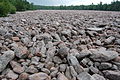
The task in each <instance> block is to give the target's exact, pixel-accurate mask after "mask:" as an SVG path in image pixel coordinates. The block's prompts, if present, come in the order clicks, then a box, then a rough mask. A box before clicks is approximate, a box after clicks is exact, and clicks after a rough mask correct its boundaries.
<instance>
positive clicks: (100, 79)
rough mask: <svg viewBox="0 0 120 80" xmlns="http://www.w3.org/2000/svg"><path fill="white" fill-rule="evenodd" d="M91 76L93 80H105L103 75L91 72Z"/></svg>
mask: <svg viewBox="0 0 120 80" xmlns="http://www.w3.org/2000/svg"><path fill="white" fill-rule="evenodd" d="M92 77H94V79H95V80H106V79H105V78H104V77H103V76H101V75H99V74H93V75H92Z"/></svg>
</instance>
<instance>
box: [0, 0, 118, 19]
mask: <svg viewBox="0 0 120 80" xmlns="http://www.w3.org/2000/svg"><path fill="white" fill-rule="evenodd" d="M36 9H38V10H104V11H120V1H118V0H117V1H112V2H111V3H110V4H103V3H102V2H100V3H99V4H97V5H95V4H91V5H78V6H73V5H71V6H63V5H61V6H41V5H34V4H33V3H29V2H28V1H27V0H0V17H1V16H7V15H8V14H14V13H16V11H25V10H36Z"/></svg>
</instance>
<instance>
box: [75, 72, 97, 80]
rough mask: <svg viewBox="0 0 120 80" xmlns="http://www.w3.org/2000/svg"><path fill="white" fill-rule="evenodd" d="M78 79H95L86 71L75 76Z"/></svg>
mask: <svg viewBox="0 0 120 80" xmlns="http://www.w3.org/2000/svg"><path fill="white" fill-rule="evenodd" d="M77 79H78V80H95V79H94V78H93V77H92V76H91V75H90V74H88V73H87V72H82V73H80V74H79V75H78V76H77Z"/></svg>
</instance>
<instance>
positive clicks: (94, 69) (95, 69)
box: [89, 66, 99, 74]
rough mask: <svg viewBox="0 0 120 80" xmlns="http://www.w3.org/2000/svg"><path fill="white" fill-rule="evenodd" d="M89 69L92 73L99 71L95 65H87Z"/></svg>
mask: <svg viewBox="0 0 120 80" xmlns="http://www.w3.org/2000/svg"><path fill="white" fill-rule="evenodd" d="M89 70H90V72H92V73H94V74H97V73H99V69H98V68H95V67H93V66H91V67H89Z"/></svg>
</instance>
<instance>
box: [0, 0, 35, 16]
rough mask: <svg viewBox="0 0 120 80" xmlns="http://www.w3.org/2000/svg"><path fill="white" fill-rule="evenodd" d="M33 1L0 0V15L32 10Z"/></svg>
mask: <svg viewBox="0 0 120 80" xmlns="http://www.w3.org/2000/svg"><path fill="white" fill-rule="evenodd" d="M34 9H35V7H34V5H33V3H29V2H28V1H27V0H0V16H3V17H4V16H7V14H9V13H10V14H14V13H16V11H25V10H34Z"/></svg>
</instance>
